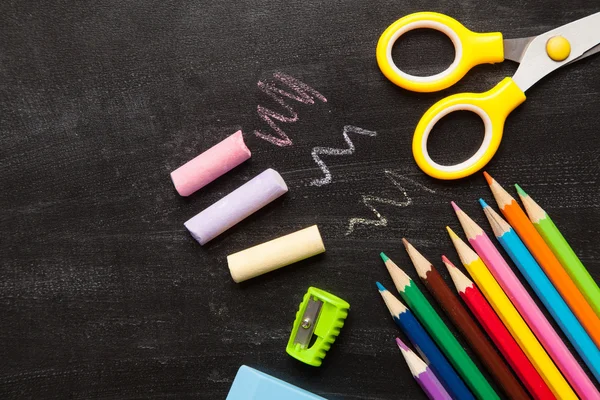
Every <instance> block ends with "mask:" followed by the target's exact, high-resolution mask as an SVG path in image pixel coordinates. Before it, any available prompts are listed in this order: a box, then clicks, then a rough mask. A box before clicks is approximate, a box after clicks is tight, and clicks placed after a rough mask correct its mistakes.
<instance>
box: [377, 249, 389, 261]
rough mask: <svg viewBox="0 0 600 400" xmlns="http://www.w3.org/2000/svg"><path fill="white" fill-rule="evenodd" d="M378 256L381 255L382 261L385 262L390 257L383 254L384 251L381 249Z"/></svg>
mask: <svg viewBox="0 0 600 400" xmlns="http://www.w3.org/2000/svg"><path fill="white" fill-rule="evenodd" d="M379 256H380V257H381V259H382V260H383V262H387V261H388V260H389V259H390V258H389V257H388V256H386V255H385V253H384V252H383V251H382V252H381V253H379Z"/></svg>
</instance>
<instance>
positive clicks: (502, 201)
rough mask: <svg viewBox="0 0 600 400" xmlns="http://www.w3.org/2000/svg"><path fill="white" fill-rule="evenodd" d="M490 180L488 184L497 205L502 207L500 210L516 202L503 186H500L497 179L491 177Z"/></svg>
mask: <svg viewBox="0 0 600 400" xmlns="http://www.w3.org/2000/svg"><path fill="white" fill-rule="evenodd" d="M488 176H489V175H488ZM489 178H490V179H488V184H489V186H490V190H491V191H492V194H493V195H494V199H496V203H498V207H500V209H504V207H506V206H507V205H509V204H510V203H512V202H513V201H515V199H514V198H513V197H512V196H511V195H510V194H509V193H508V192H507V191H506V190H505V189H504V188H503V187H502V186H500V184H499V183H498V182H497V181H496V180H495V179H493V178H492V177H491V176H490V177H489Z"/></svg>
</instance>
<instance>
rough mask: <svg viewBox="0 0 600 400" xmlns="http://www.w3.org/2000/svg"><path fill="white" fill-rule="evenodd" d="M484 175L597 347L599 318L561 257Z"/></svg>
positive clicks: (514, 203)
mask: <svg viewBox="0 0 600 400" xmlns="http://www.w3.org/2000/svg"><path fill="white" fill-rule="evenodd" d="M484 175H485V178H486V179H487V181H488V184H489V185H490V189H491V190H492V194H493V195H494V198H495V199H496V202H497V203H498V207H499V208H500V211H501V212H502V214H503V215H504V217H505V218H506V219H507V220H508V223H509V224H510V225H511V226H512V227H513V228H514V230H515V231H516V232H517V234H518V235H519V237H520V238H521V240H522V241H523V243H525V245H526V246H527V248H528V249H529V251H530V252H531V255H533V257H534V258H535V259H536V260H537V262H538V263H539V264H540V267H542V269H543V270H544V272H545V273H546V275H547V276H548V278H550V280H551V281H552V283H553V284H554V287H555V288H556V290H558V292H559V293H560V295H561V296H562V298H563V299H564V300H565V302H566V303H567V304H568V305H569V308H571V311H573V314H575V316H576V317H577V319H578V320H579V322H581V325H583V327H584V328H585V330H586V331H587V333H588V334H589V335H590V337H591V338H592V340H593V341H594V343H596V346H598V347H600V319H598V316H597V315H596V313H595V312H594V310H593V309H592V307H591V306H590V305H589V304H588V303H587V301H586V300H585V297H583V295H582V294H581V292H580V291H579V289H577V286H576V285H575V283H573V280H572V279H571V277H570V276H569V274H567V273H566V271H565V270H564V268H563V267H562V265H561V264H560V261H558V259H557V258H556V257H555V256H554V253H552V250H550V248H549V247H548V245H547V244H546V242H544V239H543V238H542V236H541V235H540V234H539V233H538V232H537V230H536V229H535V227H534V226H533V224H532V223H531V221H529V218H527V215H526V214H525V212H524V211H523V210H522V209H521V207H520V206H519V205H518V204H517V202H516V201H515V199H514V198H512V196H511V195H510V194H508V192H507V191H506V190H504V189H503V188H502V186H500V184H499V183H498V182H496V181H495V180H494V179H493V178H492V177H491V176H490V175H489V174H487V173H486V172H484Z"/></svg>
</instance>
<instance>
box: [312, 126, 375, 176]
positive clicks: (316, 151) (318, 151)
mask: <svg viewBox="0 0 600 400" xmlns="http://www.w3.org/2000/svg"><path fill="white" fill-rule="evenodd" d="M350 132H352V133H357V134H359V135H366V136H377V132H374V131H368V130H366V129H362V128H359V127H357V126H352V125H346V126H344V131H343V133H342V136H343V137H344V141H345V142H346V144H347V145H348V148H347V149H336V148H333V147H314V148H313V149H312V152H311V155H312V158H313V160H315V162H316V163H317V165H318V166H319V168H321V171H323V174H324V175H325V177H324V178H319V179H313V180H312V181H311V182H310V184H311V185H312V186H323V185H327V184H329V183H331V172H330V171H329V168H328V167H327V165H326V164H325V163H324V162H323V160H322V159H321V157H320V156H321V155H326V156H349V155H352V154H354V150H355V147H354V143H352V140H350V137H349V136H348V133H350Z"/></svg>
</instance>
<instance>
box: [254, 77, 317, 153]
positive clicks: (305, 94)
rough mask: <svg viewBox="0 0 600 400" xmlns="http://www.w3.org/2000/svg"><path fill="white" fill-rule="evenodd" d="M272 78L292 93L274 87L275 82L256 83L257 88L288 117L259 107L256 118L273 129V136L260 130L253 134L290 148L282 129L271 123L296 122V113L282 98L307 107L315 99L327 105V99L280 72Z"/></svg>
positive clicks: (288, 140) (290, 140) (304, 84)
mask: <svg viewBox="0 0 600 400" xmlns="http://www.w3.org/2000/svg"><path fill="white" fill-rule="evenodd" d="M273 78H274V80H275V81H279V82H280V83H282V84H283V85H285V86H287V87H288V88H290V89H291V91H292V92H293V93H290V92H286V91H285V90H284V89H280V88H278V87H276V86H275V82H264V81H258V84H257V85H258V88H259V89H260V90H261V91H262V92H264V93H265V94H266V95H268V96H270V97H271V98H273V100H275V102H277V104H279V105H280V106H282V107H283V108H285V110H286V111H287V112H288V115H287V116H286V115H283V114H280V113H277V112H275V111H273V110H270V109H268V108H266V107H263V106H260V105H259V106H257V107H256V111H257V112H258V116H259V117H260V118H261V119H262V120H263V121H265V122H266V123H267V124H268V125H269V126H270V127H271V129H273V131H274V133H275V135H270V134H265V133H263V132H262V131H260V130H255V131H254V134H255V135H256V136H258V137H259V138H261V139H264V140H266V141H267V142H269V143H272V144H274V145H276V146H279V147H285V146H291V145H292V144H293V142H292V139H290V138H289V136H288V135H287V134H286V133H285V132H284V131H283V129H281V128H280V127H279V126H278V125H277V123H275V121H273V120H276V121H279V122H285V123H291V122H296V121H298V113H296V112H295V111H294V109H293V108H292V107H291V106H290V105H289V104H287V103H286V102H285V100H284V99H283V97H287V98H288V99H292V100H296V101H298V102H300V103H302V104H309V105H312V104H314V103H315V98H316V99H318V100H320V101H322V102H323V103H327V99H326V98H325V96H323V95H322V94H321V93H319V92H317V91H316V90H315V89H313V88H311V87H310V86H308V85H307V84H306V83H304V82H301V81H299V80H298V79H296V78H294V77H292V76H289V75H286V74H284V73H282V72H275V73H274V74H273ZM294 93H295V94H294ZM282 96H283V97H282Z"/></svg>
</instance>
